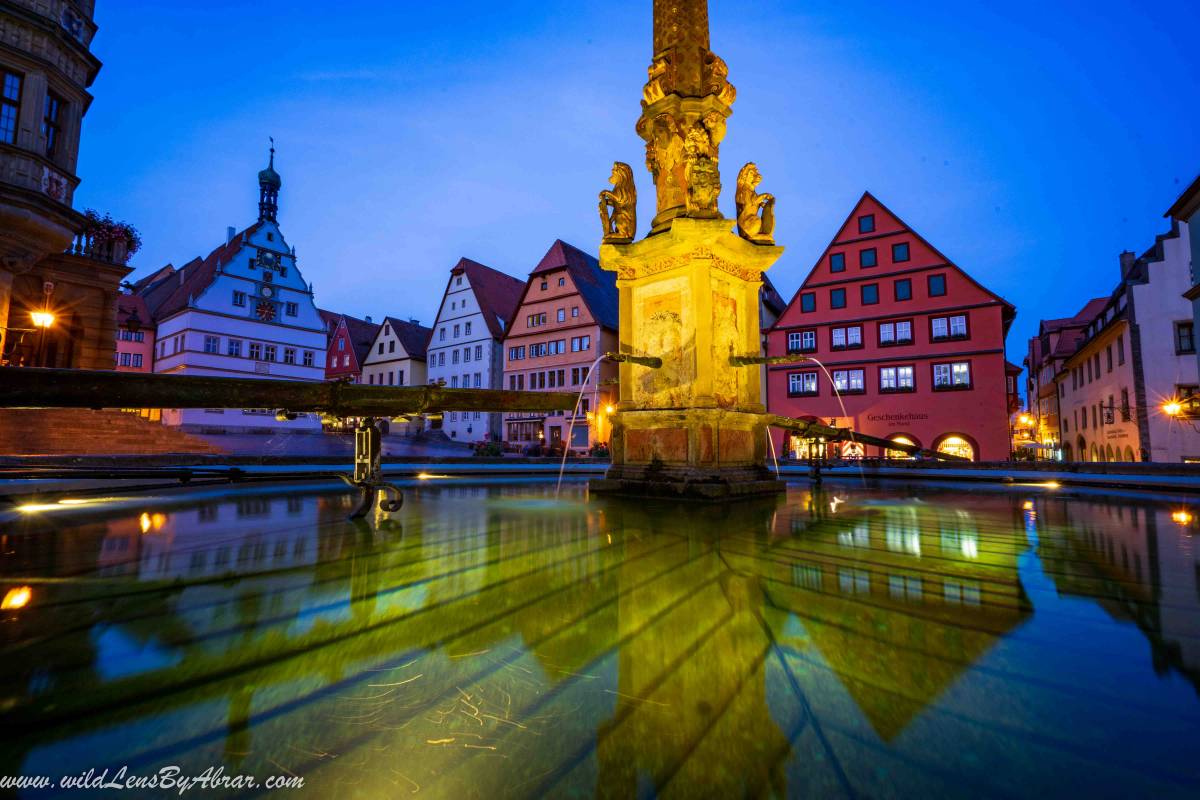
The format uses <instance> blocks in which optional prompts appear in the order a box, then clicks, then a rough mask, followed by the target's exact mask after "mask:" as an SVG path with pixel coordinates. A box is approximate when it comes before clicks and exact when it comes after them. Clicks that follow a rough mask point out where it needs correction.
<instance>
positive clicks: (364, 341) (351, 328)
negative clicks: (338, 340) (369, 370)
mask: <svg viewBox="0 0 1200 800" xmlns="http://www.w3.org/2000/svg"><path fill="white" fill-rule="evenodd" d="M317 310H318V312H319V313H320V314H321V318H322V319H326V318H327V316H328V317H331V318H332V319H333V324H332V325H330V326H329V336H328V338H329V340H330V341H331V342H332V340H333V336H334V334H335V333H337V329H338V328H339V327H340V326H341V325H342V324H345V326H346V337H347V338H348V339H349V340H350V349H351V350H353V351H354V358H355V360H357V361H358V364H359V366H362V363H363V359H365V358H366V357H367V353H369V352H370V350H371V344H372V343H374V341H375V336H376V335H377V334H378V333H379V329H380V328H381V327H383V326H381V325H376V324H375V323H373V322H367V321H366V320H365V319H359V318H358V317H352V316H350V315H349V314H338V313H336V312H333V311H326V310H324V309H317Z"/></svg>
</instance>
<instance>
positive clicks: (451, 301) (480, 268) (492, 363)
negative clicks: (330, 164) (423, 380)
mask: <svg viewBox="0 0 1200 800" xmlns="http://www.w3.org/2000/svg"><path fill="white" fill-rule="evenodd" d="M524 289H525V281H522V280H519V279H517V278H514V277H512V276H511V275H506V274H505V273H503V272H499V271H498V270H494V269H492V268H491V267H487V266H484V265H483V264H480V263H478V262H475V261H472V260H471V259H469V258H463V259H460V260H459V262H458V263H457V264H455V265H454V267H453V268H451V270H450V280H448V281H447V282H446V291H445V293H444V294H443V295H442V304H441V307H440V308H439V309H438V314H437V319H436V320H435V321H434V323H433V331H432V335H431V337H430V340H429V349H428V351H427V353H426V358H427V359H428V361H427V365H428V373H429V381H430V382H431V383H437V382H444V383H445V385H446V386H449V387H452V388H471V389H500V388H502V381H503V378H504V354H503V349H502V345H501V342H502V341H503V340H504V334H505V331H506V330H507V329H508V326H509V325H510V324H511V323H512V317H513V314H515V313H516V309H517V305H518V304H519V303H520V301H521V294H522V293H523V291H524ZM502 418H503V414H500V413H488V412H480V411H458V412H454V411H451V412H447V413H446V414H445V415H444V416H443V418H442V430H443V431H444V432H445V434H446V435H447V436H448V437H450V438H451V439H453V440H455V441H459V442H482V441H500V439H501V438H502V437H501V429H502V424H503V419H502Z"/></svg>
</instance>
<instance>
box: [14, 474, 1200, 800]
mask: <svg viewBox="0 0 1200 800" xmlns="http://www.w3.org/2000/svg"><path fill="white" fill-rule="evenodd" d="M553 491H554V489H553V485H548V484H543V483H528V482H526V483H520V482H519V483H509V484H503V485H490V486H488V485H479V484H471V483H468V482H466V481H465V480H461V479H460V480H448V481H444V482H441V481H437V480H434V481H428V482H425V483H423V484H422V485H420V486H419V487H411V488H409V489H408V490H407V502H406V503H405V506H404V508H403V509H402V510H401V511H400V512H399V513H398V514H396V515H395V516H394V517H393V519H392V520H391V521H388V522H385V523H382V524H380V523H378V522H374V523H370V524H360V525H357V526H356V525H352V524H350V523H348V522H346V519H345V518H346V514H347V512H348V510H349V507H350V499H349V497H348V496H346V495H345V494H342V493H322V492H315V491H314V492H311V493H306V492H310V490H302V489H296V488H294V487H283V488H273V489H270V490H262V489H259V490H247V491H240V492H237V493H233V494H225V495H213V496H195V495H187V496H183V497H178V496H176V497H170V496H158V497H147V498H146V500H145V504H144V507H142V508H139V509H137V510H135V511H132V512H131V511H129V510H128V509H123V510H119V511H111V512H105V511H104V510H103V508H101V509H98V510H89V511H88V512H87V513H86V516H80V515H79V514H73V515H71V514H60V513H57V512H55V511H53V510H51V511H41V512H33V513H25V514H19V515H18V514H9V515H8V516H7V517H5V518H3V519H4V520H5V521H0V544H2V547H3V555H2V561H0V565H2V579H3V586H2V589H0V590H2V591H4V592H8V591H9V590H10V589H13V588H14V587H20V586H28V587H30V594H29V597H28V601H27V602H26V603H25V604H24V605H23V606H22V607H20V608H17V609H10V610H6V611H4V612H0V614H2V624H0V636H2V637H3V638H2V640H0V641H2V646H3V652H2V653H0V728H2V730H3V731H4V733H3V748H2V751H0V752H2V763H0V774H2V775H15V774H23V775H49V776H54V777H55V778H56V779H57V777H58V776H60V775H63V774H71V773H81V772H86V771H87V770H88V769H89V768H95V769H96V770H97V771H99V770H102V769H105V768H107V769H110V770H115V769H117V768H119V767H121V766H122V765H125V766H127V767H128V770H129V772H130V773H135V774H151V773H153V772H155V771H156V770H158V769H159V768H161V767H162V766H164V765H178V766H179V767H180V769H181V770H182V772H183V773H184V774H200V773H202V772H203V771H204V770H205V769H206V768H208V767H211V766H222V767H224V768H225V770H226V774H250V775H254V776H256V777H258V778H259V779H260V780H262V779H265V778H266V777H267V776H269V775H299V776H303V777H304V779H305V787H304V789H302V790H299V791H295V792H288V793H286V794H285V796H295V797H306V796H310V797H338V798H375V797H447V798H475V797H478V798H494V797H543V796H555V797H593V796H600V797H631V796H653V795H656V794H657V795H661V796H664V797H688V798H695V797H733V796H778V797H785V796H794V797H822V798H824V797H842V796H845V797H872V798H874V797H901V796H903V797H914V796H939V797H1015V796H1047V795H1054V796H1091V797H1131V796H1154V797H1196V796H1197V795H1198V794H1200V757H1198V756H1197V754H1198V753H1200V699H1198V693H1197V690H1198V687H1200V548H1198V547H1197V542H1198V540H1200V536H1198V538H1193V534H1196V533H1197V531H1196V529H1195V528H1193V527H1192V524H1191V523H1190V522H1188V521H1184V522H1181V520H1186V519H1187V518H1186V515H1183V514H1180V513H1179V511H1180V507H1179V506H1173V505H1169V504H1156V503H1152V502H1148V501H1139V500H1130V499H1120V500H1117V499H1112V498H1106V497H1096V498H1082V499H1069V498H1066V497H1064V496H1061V495H1058V494H1054V493H1046V492H1042V493H1040V494H1028V493H1022V492H1020V491H1014V492H996V493H978V492H975V493H968V492H962V491H951V490H948V489H944V488H942V489H939V488H895V487H892V488H887V489H881V488H872V489H863V488H860V487H858V486H850V485H844V486H843V485H837V484H830V485H829V486H827V487H826V489H824V490H822V491H819V492H816V493H814V492H813V491H812V490H811V489H810V487H808V486H807V485H796V486H794V487H792V489H791V491H790V492H789V493H788V495H787V496H786V499H783V500H780V501H778V502H776V501H774V500H771V501H762V502H758V501H755V502H752V503H745V504H740V505H733V506H727V507H711V506H694V505H693V506H687V505H672V504H656V503H652V502H646V501H625V500H618V499H604V500H599V499H593V500H591V501H588V500H587V497H586V489H585V487H584V485H583V484H582V483H576V484H568V485H567V486H566V487H565V488H564V492H563V494H564V497H563V499H561V500H559V501H555V500H554V499H553ZM90 794H91V796H99V795H98V794H97V793H90ZM219 794H220V793H219V792H209V791H202V790H199V789H196V790H193V791H192V792H189V793H188V795H187V796H203V797H213V796H218V795H219ZM28 796H44V795H41V794H37V793H29V795H28ZM121 796H134V795H132V794H130V793H123V794H122V795H121ZM137 796H154V795H152V794H145V793H142V794H139V795H137ZM164 796H165V795H164Z"/></svg>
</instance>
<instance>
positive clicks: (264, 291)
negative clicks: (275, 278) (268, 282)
mask: <svg viewBox="0 0 1200 800" xmlns="http://www.w3.org/2000/svg"><path fill="white" fill-rule="evenodd" d="M258 291H259V294H261V295H262V296H263V297H274V296H275V290H274V289H272V288H271V287H270V286H263V287H262V288H260V289H259V290H258Z"/></svg>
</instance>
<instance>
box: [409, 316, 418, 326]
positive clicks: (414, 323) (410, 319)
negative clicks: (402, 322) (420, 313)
mask: <svg viewBox="0 0 1200 800" xmlns="http://www.w3.org/2000/svg"><path fill="white" fill-rule="evenodd" d="M408 321H409V322H411V323H412V324H413V325H420V324H421V320H419V319H417V318H416V317H409V318H408Z"/></svg>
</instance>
